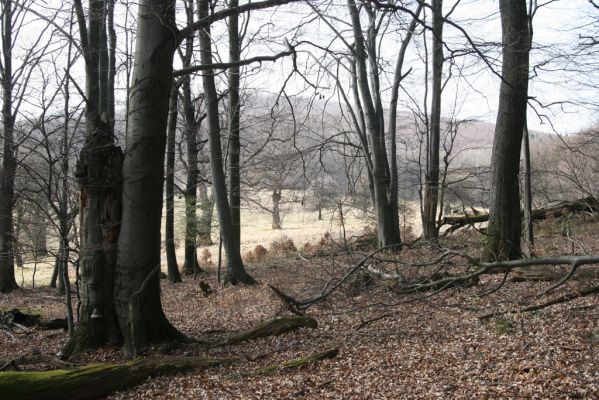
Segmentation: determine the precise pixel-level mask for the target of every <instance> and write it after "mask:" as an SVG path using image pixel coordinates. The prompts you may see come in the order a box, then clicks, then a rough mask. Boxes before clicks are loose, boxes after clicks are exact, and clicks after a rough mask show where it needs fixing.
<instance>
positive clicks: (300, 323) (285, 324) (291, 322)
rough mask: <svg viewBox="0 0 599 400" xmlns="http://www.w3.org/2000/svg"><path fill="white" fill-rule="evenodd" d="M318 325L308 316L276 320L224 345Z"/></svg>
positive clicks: (235, 336)
mask: <svg viewBox="0 0 599 400" xmlns="http://www.w3.org/2000/svg"><path fill="white" fill-rule="evenodd" d="M317 326H318V323H317V322H316V320H315V319H314V318H311V317H308V316H306V315H302V316H293V317H282V318H275V319H272V320H269V321H265V322H262V323H260V324H258V325H256V326H254V327H253V328H251V329H249V330H247V331H245V332H241V333H238V334H236V335H234V336H231V337H230V338H228V339H227V340H226V341H225V343H224V344H237V343H241V342H245V341H247V340H254V339H259V338H263V337H267V336H277V335H281V334H283V333H287V332H290V331H294V330H296V329H299V328H316V327H317Z"/></svg>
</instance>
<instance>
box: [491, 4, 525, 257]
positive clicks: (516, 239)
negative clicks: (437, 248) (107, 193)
mask: <svg viewBox="0 0 599 400" xmlns="http://www.w3.org/2000/svg"><path fill="white" fill-rule="evenodd" d="M499 8H500V11H501V27H502V46H503V66H502V73H501V76H502V82H501V88H500V92H499V109H498V112H497V122H496V125H495V136H494V138H493V153H492V157H491V196H490V197H491V199H490V208H489V214H490V218H489V228H488V230H487V234H488V239H487V246H486V251H485V257H486V258H487V259H489V260H491V259H496V260H505V259H515V258H519V257H520V256H521V250H520V234H521V224H522V219H521V213H520V191H519V180H518V173H519V169H520V148H521V143H522V132H523V130H524V124H525V121H526V107H527V101H528V67H529V52H530V39H529V30H528V16H527V12H526V0H500V1H499Z"/></svg>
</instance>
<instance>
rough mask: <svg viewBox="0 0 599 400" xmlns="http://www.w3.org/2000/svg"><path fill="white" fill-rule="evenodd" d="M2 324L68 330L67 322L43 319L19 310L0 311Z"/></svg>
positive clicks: (60, 319) (64, 320)
mask: <svg viewBox="0 0 599 400" xmlns="http://www.w3.org/2000/svg"><path fill="white" fill-rule="evenodd" d="M0 324H1V325H4V326H7V327H10V326H11V325H17V326H26V327H33V326H37V327H40V328H43V329H64V330H66V329H67V320H66V319H63V318H58V319H49V320H46V319H42V317H41V315H39V314H33V313H27V312H23V311H21V310H19V309H17V308H13V309H12V310H9V311H0Z"/></svg>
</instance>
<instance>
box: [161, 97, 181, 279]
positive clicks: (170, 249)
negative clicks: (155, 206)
mask: <svg viewBox="0 0 599 400" xmlns="http://www.w3.org/2000/svg"><path fill="white" fill-rule="evenodd" d="M177 95H178V91H177V90H175V89H173V90H172V91H171V97H170V104H169V117H168V131H167V139H166V141H167V146H166V180H165V181H166V182H165V186H166V223H165V228H164V229H165V248H166V264H167V271H168V279H169V280H170V281H171V283H177V282H181V274H180V273H179V266H178V265H177V253H176V252H175V135H176V134H177V115H178V113H177Z"/></svg>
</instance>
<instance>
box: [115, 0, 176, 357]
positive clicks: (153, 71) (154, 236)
mask: <svg viewBox="0 0 599 400" xmlns="http://www.w3.org/2000/svg"><path fill="white" fill-rule="evenodd" d="M138 10H139V11H138V13H139V18H138V30H137V39H136V49H135V65H134V72H133V79H132V82H133V86H132V87H131V92H130V94H129V99H130V110H129V116H128V117H129V126H128V131H127V151H126V152H125V159H124V163H123V200H124V201H123V216H122V223H121V230H120V234H119V240H118V255H117V263H116V277H115V304H116V310H117V315H118V320H119V325H120V328H121V332H122V334H123V336H124V340H125V352H127V353H132V354H138V353H139V351H140V350H141V349H144V348H145V347H146V346H147V345H148V344H149V343H155V342H161V341H168V340H183V339H184V336H183V335H182V334H181V333H179V332H178V331H177V330H176V329H175V328H174V327H173V326H172V325H171V324H170V322H169V321H168V320H167V319H166V316H165V315H164V311H163V310H162V304H161V300H160V282H159V274H157V273H156V272H157V271H159V269H160V241H161V237H160V225H161V214H162V195H163V187H162V178H163V173H164V154H165V145H166V135H165V132H166V127H167V118H168V110H169V98H170V94H171V86H172V79H173V76H172V61H173V55H174V51H175V49H176V46H177V39H176V37H175V35H173V32H176V31H177V28H176V25H175V1H174V0H169V1H166V2H165V1H163V0H143V1H140V2H139V9H138Z"/></svg>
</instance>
